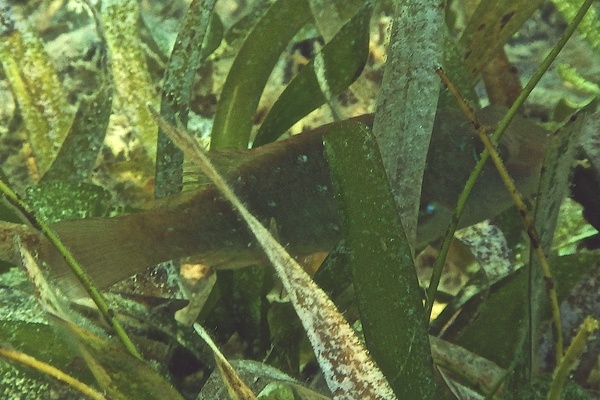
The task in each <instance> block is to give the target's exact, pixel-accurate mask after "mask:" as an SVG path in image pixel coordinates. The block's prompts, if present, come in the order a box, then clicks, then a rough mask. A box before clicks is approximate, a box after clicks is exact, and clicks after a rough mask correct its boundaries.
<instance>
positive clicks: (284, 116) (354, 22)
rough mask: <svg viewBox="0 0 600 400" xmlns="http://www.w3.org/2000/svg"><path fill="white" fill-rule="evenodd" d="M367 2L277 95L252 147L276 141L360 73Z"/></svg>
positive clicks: (364, 52) (365, 43) (368, 10)
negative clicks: (279, 94)
mask: <svg viewBox="0 0 600 400" xmlns="http://www.w3.org/2000/svg"><path fill="white" fill-rule="evenodd" d="M372 9H373V5H372V4H371V3H370V2H368V3H365V5H364V6H363V7H361V8H360V9H359V10H358V12H357V13H356V14H355V15H354V17H353V18H352V19H351V20H350V21H348V23H346V24H345V25H344V26H343V27H342V29H341V30H340V31H339V32H338V33H337V34H336V35H335V36H334V38H333V39H332V40H331V41H330V42H329V43H327V44H326V45H325V47H323V50H322V51H321V52H320V53H319V54H317V55H316V56H315V58H314V59H313V60H311V61H310V63H309V64H308V65H306V66H305V67H304V68H303V69H302V71H301V72H300V73H299V74H298V75H297V76H296V77H295V78H294V80H292V82H291V83H290V84H289V85H288V87H287V88H286V89H285V90H284V92H283V93H282V94H281V96H279V98H278V99H277V101H276V102H275V104H274V105H273V107H272V108H271V111H270V112H269V114H268V115H267V117H266V118H265V120H264V122H263V124H262V125H261V127H260V128H259V130H258V133H257V135H256V139H255V140H254V143H253V147H257V146H262V145H263V144H266V143H269V142H273V141H275V140H276V139H277V138H278V137H279V136H280V135H281V134H283V133H284V132H285V131H286V130H288V129H289V128H290V127H291V126H292V125H293V124H294V123H296V122H297V121H298V120H300V118H302V117H304V116H305V115H306V114H308V113H310V112H311V111H313V110H314V109H316V108H317V107H319V106H320V105H322V104H324V103H325V102H326V101H327V97H326V96H325V94H324V93H323V92H327V94H328V95H329V97H330V98H331V97H333V96H336V95H338V94H339V93H340V92H341V91H343V90H344V89H346V88H347V87H348V86H350V85H351V84H352V82H354V81H355V80H356V79H357V78H358V76H359V75H360V73H361V71H362V69H363V68H364V66H365V63H366V62H367V57H368V55H369V21H370V19H371V12H372Z"/></svg>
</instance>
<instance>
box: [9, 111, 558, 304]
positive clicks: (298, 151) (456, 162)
mask: <svg viewBox="0 0 600 400" xmlns="http://www.w3.org/2000/svg"><path fill="white" fill-rule="evenodd" d="M504 112H505V110H503V109H501V108H498V107H488V108H484V109H482V110H479V111H478V112H477V116H478V118H479V119H480V121H481V123H482V124H483V125H484V126H494V125H495V124H497V122H498V121H499V120H500V118H501V117H502V116H503V115H504ZM353 120H354V121H356V122H360V123H363V124H366V125H369V126H370V125H372V123H373V115H363V116H359V117H356V118H354V119H353ZM330 126H331V124H329V125H324V126H321V127H318V128H316V129H314V130H312V131H308V132H303V133H301V134H298V135H294V136H291V137H290V138H287V139H284V140H280V141H277V142H273V143H270V144H267V145H264V146H261V147H258V148H254V149H248V150H240V149H224V150H220V151H214V152H210V153H209V155H210V158H211V160H212V162H213V163H214V165H215V166H216V168H217V170H218V171H219V172H220V173H221V174H222V175H223V176H224V177H225V179H226V180H227V182H228V183H229V185H231V187H232V188H233V190H234V192H235V193H236V195H237V196H238V197H239V198H240V199H241V200H242V201H243V202H244V204H245V205H246V206H247V207H248V208H249V210H250V211H251V212H252V213H253V214H254V215H255V216H256V217H257V218H258V219H259V220H260V221H262V222H263V223H265V224H271V223H274V224H275V227H276V232H277V237H278V239H279V240H280V242H281V243H282V244H283V245H284V246H286V249H287V250H288V251H289V252H290V254H292V255H298V256H299V255H307V254H311V253H315V252H319V251H323V252H327V251H330V250H331V249H332V248H333V247H334V246H335V244H336V243H337V242H338V241H339V240H340V238H341V236H342V231H341V226H340V219H339V216H338V209H337V205H336V203H335V194H334V190H333V186H332V182H331V178H330V175H329V169H328V164H327V160H326V158H325V155H324V149H323V135H324V134H325V133H326V132H327V130H328V129H329V127H330ZM548 139H549V134H548V132H547V131H545V130H544V129H542V128H541V127H539V126H537V125H536V124H534V123H532V122H530V121H527V120H525V119H522V118H519V117H517V118H516V120H515V121H514V122H513V123H512V124H511V125H510V126H509V128H508V130H507V132H506V133H505V134H504V136H503V138H502V139H501V140H500V143H499V148H500V150H501V154H502V156H503V160H504V161H505V163H506V166H507V168H508V170H509V172H510V173H511V174H512V177H513V179H514V180H515V181H516V183H517V187H518V188H519V190H520V191H521V192H522V193H523V194H524V195H530V194H532V193H533V192H534V191H535V188H536V187H537V182H538V180H539V173H540V169H541V165H542V160H543V155H544V149H545V146H546V144H547V143H548ZM481 150H482V145H481V144H480V141H479V139H478V138H477V137H476V135H475V131H474V128H473V127H472V125H471V124H470V123H469V122H468V120H466V118H465V117H464V116H463V115H462V114H461V112H460V111H459V110H457V109H452V108H448V109H440V110H438V112H437V115H436V118H435V122H434V130H433V134H432V139H431V143H430V149H429V153H428V156H427V164H426V169H425V174H424V177H423V189H422V198H423V200H422V209H425V210H429V211H427V212H424V213H423V214H422V215H421V216H420V218H419V224H418V229H417V238H418V242H419V243H426V242H428V241H431V240H433V239H435V238H436V237H438V236H440V235H442V234H443V233H444V231H445V229H446V227H447V224H448V222H449V217H450V215H451V212H452V209H453V207H454V204H455V203H456V200H457V198H458V196H459V194H460V192H461V191H462V188H463V186H464V183H465V181H466V180H467V178H468V176H469V174H470V172H471V170H472V168H473V166H474V165H475V163H476V162H477V159H478V156H479V153H480V151H481ZM200 180H201V181H202V179H200ZM511 204H512V203H511V199H510V197H509V196H508V194H507V192H506V190H505V189H504V187H503V184H502V182H501V180H500V177H499V175H498V173H497V172H496V170H495V168H494V167H493V165H492V164H491V163H490V162H488V165H487V166H486V168H485V169H484V172H483V175H482V177H481V178H480V180H479V182H478V183H477V184H476V185H475V187H474V189H473V192H472V195H471V198H470V200H469V202H468V203H467V206H466V208H465V213H464V215H463V217H462V219H461V221H460V226H468V225H471V224H474V223H476V222H479V221H482V220H484V219H487V218H492V217H494V216H495V215H497V214H498V213H500V212H502V211H503V210H505V209H506V208H508V207H509V206H510V205H511ZM432 210H433V211H432ZM13 228H14V229H15V230H16V231H18V232H19V235H20V236H21V239H22V241H23V242H24V243H26V244H27V245H28V246H30V247H32V248H34V249H36V250H37V253H38V256H39V258H40V259H41V260H43V261H44V262H45V263H46V264H47V265H48V266H49V269H50V275H51V277H52V279H53V280H55V281H56V282H57V284H58V285H59V287H61V289H63V290H64V291H65V292H74V291H75V292H76V291H77V290H78V289H77V287H78V286H79V285H78V282H77V281H76V279H75V278H74V276H73V275H72V273H71V271H70V269H69V268H68V267H67V265H66V264H65V262H64V260H63V259H62V256H61V255H60V254H59V253H58V252H57V251H56V249H54V248H53V247H52V246H51V245H50V243H49V242H47V241H46V240H45V239H44V238H42V237H40V236H39V235H37V234H35V233H32V232H30V230H27V229H26V228H25V227H23V226H22V225H14V227H13ZM52 229H53V230H54V231H55V232H56V233H57V234H58V236H59V237H60V238H61V240H62V242H63V243H64V244H65V245H66V246H67V248H68V249H69V250H70V251H71V252H72V253H73V255H74V256H75V258H76V259H77V260H78V262H79V263H80V264H81V265H82V266H83V267H84V269H85V270H86V272H87V273H88V274H89V276H90V278H91V280H92V282H94V283H95V284H96V285H97V286H98V287H99V288H101V289H104V288H107V287H109V286H111V285H112V284H114V283H116V282H119V281H121V280H123V279H126V278H128V277H130V276H132V275H135V274H137V273H139V272H141V271H144V270H145V269H147V268H149V267H151V266H154V265H156V264H159V263H161V262H165V261H169V260H174V259H191V260H193V261H194V262H199V263H202V264H206V265H208V266H211V267H213V268H217V269H218V268H240V267H244V266H248V265H253V264H256V263H266V262H267V260H266V257H265V256H264V254H263V252H262V251H261V249H260V248H259V246H258V245H257V243H256V241H255V239H254V238H253V236H252V234H251V233H250V231H249V230H248V228H247V227H246V225H245V224H244V222H243V221H242V220H241V218H240V217H239V215H238V213H237V212H236V211H234V210H233V209H232V208H231V206H230V204H229V203H228V202H227V201H226V200H225V199H223V198H222V197H221V195H220V193H219V192H218V190H217V189H216V188H215V186H214V185H212V184H211V183H210V182H208V180H205V181H204V182H201V183H200V184H199V187H198V188H197V189H194V190H188V191H184V192H182V193H180V194H177V195H174V196H171V197H169V198H166V199H163V200H161V201H160V202H158V204H157V206H156V207H153V208H152V209H148V210H144V211H140V212H136V213H132V214H125V215H120V216H116V217H111V218H86V219H79V220H77V219H75V220H64V221H60V222H57V223H54V224H52ZM4 236H6V235H3V233H2V230H0V259H11V258H12V257H13V256H12V255H7V254H6V253H10V251H9V250H4V247H10V244H8V245H6V243H5V242H4V240H5V239H6V238H5V237H4Z"/></svg>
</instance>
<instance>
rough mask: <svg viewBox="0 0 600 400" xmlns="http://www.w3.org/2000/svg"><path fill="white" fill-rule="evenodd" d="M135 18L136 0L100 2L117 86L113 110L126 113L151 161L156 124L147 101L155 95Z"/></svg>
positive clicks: (155, 101) (114, 80) (154, 157)
mask: <svg viewBox="0 0 600 400" xmlns="http://www.w3.org/2000/svg"><path fill="white" fill-rule="evenodd" d="M138 19H139V10H138V4H137V1H136V0H104V1H103V2H102V26H103V31H104V35H105V38H106V43H107V44H108V48H109V51H110V66H111V70H112V78H113V82H114V85H115V88H116V93H115V104H114V105H113V110H114V111H115V112H116V113H117V114H119V113H121V114H123V115H125V116H126V117H127V119H128V121H129V123H130V124H131V126H132V127H133V128H134V130H135V132H136V134H137V135H138V138H139V139H140V140H141V142H142V144H143V146H144V148H145V149H146V153H147V154H148V156H149V157H150V159H151V160H152V161H154V160H155V159H156V143H157V137H158V127H157V126H156V123H155V122H154V119H152V115H151V114H150V112H149V111H148V107H147V106H146V105H147V104H148V103H150V104H152V105H156V104H157V101H158V96H157V94H156V92H155V90H154V85H153V83H152V80H151V79H150V73H149V72H148V66H147V65H146V60H145V58H144V52H143V48H142V44H141V41H140V39H139V34H138V29H137V26H138ZM116 107H117V108H116Z"/></svg>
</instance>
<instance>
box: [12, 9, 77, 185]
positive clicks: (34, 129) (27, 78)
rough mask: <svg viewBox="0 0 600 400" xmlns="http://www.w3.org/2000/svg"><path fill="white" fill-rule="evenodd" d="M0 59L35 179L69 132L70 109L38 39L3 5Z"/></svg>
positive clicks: (46, 166)
mask: <svg viewBox="0 0 600 400" xmlns="http://www.w3.org/2000/svg"><path fill="white" fill-rule="evenodd" d="M0 62H1V63H2V68H3V69H4V73H5V74H6V78H7V80H8V82H9V84H10V86H11V90H12V92H13V96H14V97H15V99H16V100H17V103H18V104H19V109H20V111H21V115H22V117H23V122H24V125H25V128H26V129H27V133H28V135H29V141H30V143H31V146H32V148H33V153H34V155H35V161H36V166H37V172H38V179H39V178H40V177H42V176H43V175H44V174H45V173H46V171H47V170H48V168H50V165H51V164H52V161H53V160H54V158H55V157H56V155H57V153H58V151H59V149H60V147H61V145H62V143H63V141H64V139H65V137H66V135H67V133H68V132H69V128H70V126H71V122H72V120H73V113H72V112H71V111H70V107H69V105H68V103H67V97H66V92H65V90H64V89H63V87H62V84H61V82H60V79H59V78H58V75H57V72H56V70H55V68H54V66H53V65H52V63H51V62H50V59H49V57H48V54H47V53H46V51H45V50H44V45H43V43H42V41H41V39H40V38H39V37H38V36H37V35H36V33H34V32H33V31H32V30H31V29H29V27H28V26H27V24H26V23H25V22H24V21H16V20H15V19H13V16H12V13H11V11H10V10H8V11H7V10H6V9H4V10H2V18H1V20H0Z"/></svg>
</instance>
